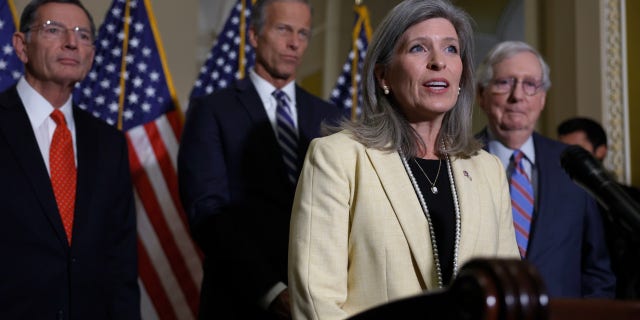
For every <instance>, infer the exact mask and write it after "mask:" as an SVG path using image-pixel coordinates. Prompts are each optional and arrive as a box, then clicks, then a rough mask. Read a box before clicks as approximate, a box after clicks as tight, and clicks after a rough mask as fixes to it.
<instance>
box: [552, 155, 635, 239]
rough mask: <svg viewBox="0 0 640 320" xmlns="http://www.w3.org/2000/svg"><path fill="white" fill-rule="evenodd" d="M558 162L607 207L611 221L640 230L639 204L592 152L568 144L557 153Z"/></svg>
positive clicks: (633, 229)
mask: <svg viewBox="0 0 640 320" xmlns="http://www.w3.org/2000/svg"><path fill="white" fill-rule="evenodd" d="M560 165H561V166H562V168H563V169H564V171H566V172H567V174H569V177H571V179H572V180H573V181H574V182H576V183H577V184H578V185H579V186H581V187H582V188H583V189H585V190H587V192H589V193H590V194H591V195H592V196H593V197H594V198H596V199H597V200H598V202H599V203H600V205H602V206H603V207H604V208H606V209H608V214H609V216H610V217H611V218H612V219H613V221H614V222H616V223H617V224H620V225H623V226H625V227H626V228H628V229H630V230H629V231H631V232H633V233H634V234H636V235H637V232H640V204H638V202H637V201H636V200H634V199H633V198H631V196H630V195H629V194H628V193H626V192H625V191H624V189H622V187H621V186H620V185H619V184H618V183H617V182H615V181H614V180H613V179H612V178H611V177H610V176H609V174H607V172H606V171H605V170H604V168H603V167H602V165H601V164H600V162H599V161H598V160H596V159H595V158H594V157H593V156H592V155H591V153H589V152H588V151H587V150H585V149H583V148H582V147H580V146H577V145H573V146H569V147H567V148H566V149H565V150H564V151H563V152H562V155H561V156H560Z"/></svg>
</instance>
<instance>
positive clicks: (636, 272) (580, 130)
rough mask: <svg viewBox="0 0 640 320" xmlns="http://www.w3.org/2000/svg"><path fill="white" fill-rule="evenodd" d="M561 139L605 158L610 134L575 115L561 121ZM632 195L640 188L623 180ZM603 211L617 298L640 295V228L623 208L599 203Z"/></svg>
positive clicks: (633, 297)
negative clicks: (608, 206)
mask: <svg viewBox="0 0 640 320" xmlns="http://www.w3.org/2000/svg"><path fill="white" fill-rule="evenodd" d="M557 133H558V140H560V141H562V142H564V143H566V144H572V145H579V146H581V147H582V148H584V149H585V150H587V151H589V152H590V153H591V154H592V155H593V157H594V158H596V159H597V160H598V161H600V162H603V161H604V159H605V158H606V157H607V153H608V149H609V148H608V144H607V134H606V132H605V131H604V128H602V126H601V125H600V124H599V123H598V122H596V121H595V120H593V119H589V118H583V117H575V118H570V119H567V120H565V121H563V122H562V123H560V124H559V125H558V129H557ZM619 185H620V187H621V188H622V190H624V191H625V192H626V193H627V194H628V195H629V197H631V199H635V200H638V199H640V189H638V188H635V187H632V186H626V185H623V184H620V183H619ZM600 210H601V212H603V213H605V214H604V219H603V222H604V227H605V237H606V240H607V246H608V248H609V253H610V255H611V267H612V269H613V271H614V273H615V275H616V278H617V280H618V282H617V288H616V298H619V299H638V298H640V235H638V233H639V232H640V230H634V228H633V227H631V226H630V225H628V224H627V223H625V220H624V218H621V217H624V216H623V215H622V213H621V212H616V211H615V210H608V209H606V208H604V207H602V206H600Z"/></svg>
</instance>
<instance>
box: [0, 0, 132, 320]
mask: <svg viewBox="0 0 640 320" xmlns="http://www.w3.org/2000/svg"><path fill="white" fill-rule="evenodd" d="M94 33H95V26H94V23H93V20H92V17H91V15H90V14H89V12H88V11H87V10H86V8H85V7H84V6H83V5H82V4H81V3H80V2H79V1H78V0H33V1H31V2H30V3H29V4H28V5H27V6H26V7H25V9H24V11H23V13H22V16H21V18H20V30H19V31H18V32H16V33H15V34H14V35H13V39H12V40H13V46H14V49H15V52H16V54H17V56H18V58H19V59H20V60H21V61H22V62H23V63H24V66H25V68H24V69H25V74H24V76H23V77H22V78H21V79H20V80H19V81H18V83H17V84H16V85H14V86H12V87H10V88H9V89H7V90H6V91H5V92H2V93H0V155H1V156H0V181H1V183H0V203H2V209H0V219H1V220H2V224H0V254H1V255H2V256H3V257H4V260H3V263H1V264H0V274H2V276H0V283H1V284H2V285H0V297H2V298H0V319H140V301H139V300H140V299H139V291H138V284H137V253H136V252H137V247H136V222H135V209H134V199H133V192H132V187H131V179H130V175H129V165H128V155H127V144H126V140H125V138H124V135H123V134H122V133H121V132H120V131H118V130H116V129H115V128H113V127H111V126H108V125H107V124H105V123H103V122H102V121H100V120H98V119H96V118H94V117H93V116H92V115H90V114H88V113H86V112H84V111H82V110H80V109H78V108H77V106H75V105H73V103H72V92H73V90H74V86H75V84H76V83H77V82H78V81H81V80H82V79H83V78H84V77H85V76H86V75H87V73H88V72H89V70H90V69H91V65H92V62H93V57H94V52H95V48H94V44H93V40H94V36H93V35H94Z"/></svg>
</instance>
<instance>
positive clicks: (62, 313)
mask: <svg viewBox="0 0 640 320" xmlns="http://www.w3.org/2000/svg"><path fill="white" fill-rule="evenodd" d="M58 320H64V312H62V310H58Z"/></svg>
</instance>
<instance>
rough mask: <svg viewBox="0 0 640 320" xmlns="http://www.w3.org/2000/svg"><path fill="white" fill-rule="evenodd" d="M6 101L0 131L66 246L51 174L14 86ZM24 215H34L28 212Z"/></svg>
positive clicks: (2, 110)
mask: <svg viewBox="0 0 640 320" xmlns="http://www.w3.org/2000/svg"><path fill="white" fill-rule="evenodd" d="M0 101H5V102H6V103H3V105H2V106H0V112H2V114H1V115H0V131H1V133H2V134H3V135H4V136H5V139H6V141H7V143H8V145H9V148H11V150H13V152H14V154H15V157H16V159H17V161H18V162H19V163H20V164H21V166H22V168H23V172H24V176H25V177H26V178H27V180H28V181H29V182H30V184H31V186H32V189H33V195H34V197H35V198H36V199H37V201H38V202H39V203H40V206H41V207H42V211H43V213H44V215H45V217H46V219H48V220H49V223H50V225H51V226H52V228H53V229H54V230H55V232H56V235H57V237H58V240H60V243H61V244H64V246H65V247H67V236H66V234H65V232H64V228H63V226H62V220H61V219H60V213H59V212H58V206H57V204H56V200H55V197H54V195H53V188H52V187H51V180H50V178H49V173H48V172H47V168H46V165H45V162H44V159H42V154H41V153H40V149H39V147H38V143H37V141H36V138H35V136H34V134H33V129H32V128H31V123H30V122H29V117H28V116H27V113H26V111H25V109H24V106H23V105H22V101H21V100H20V97H19V96H18V92H17V91H16V89H15V86H14V87H12V88H11V89H9V90H8V91H7V92H5V93H4V94H3V96H2V97H1V98H0ZM25 214H32V213H29V212H25Z"/></svg>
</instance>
